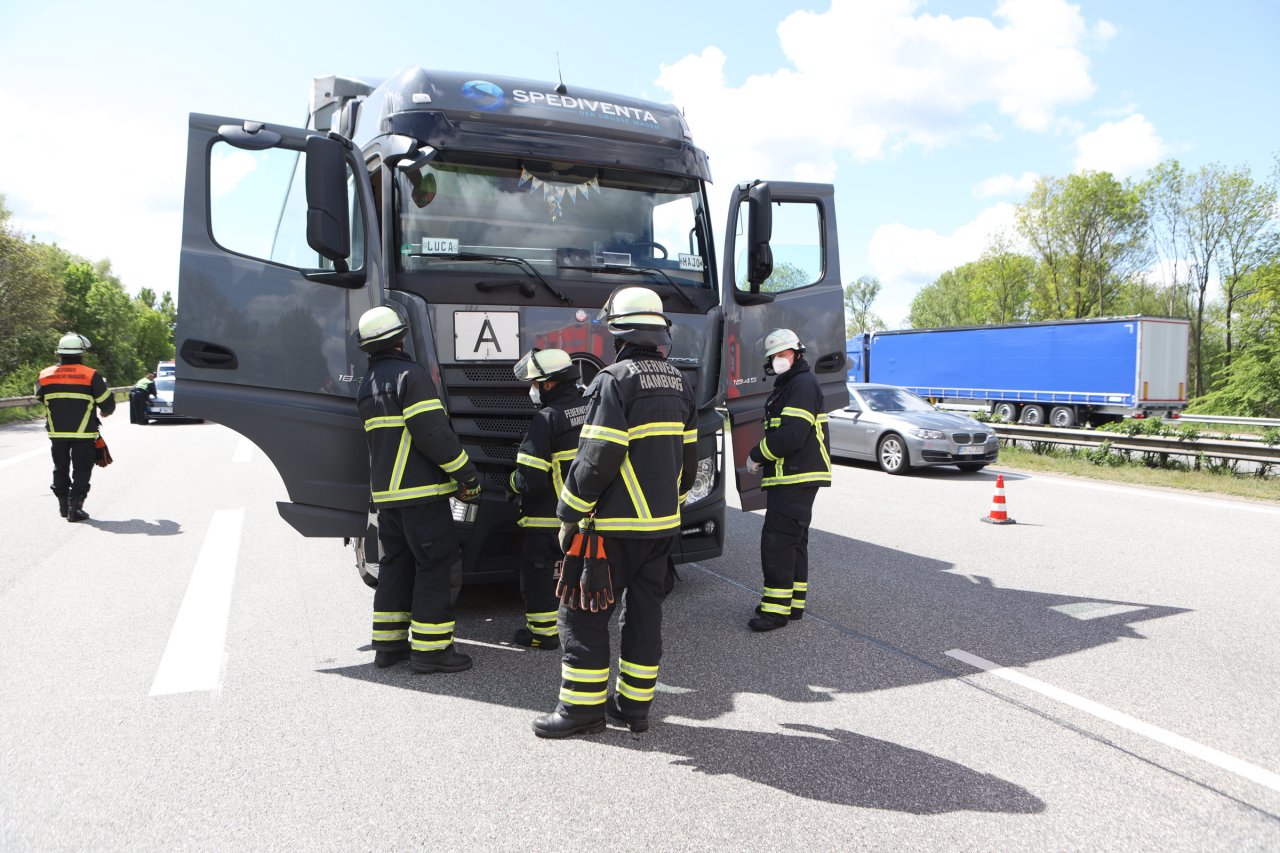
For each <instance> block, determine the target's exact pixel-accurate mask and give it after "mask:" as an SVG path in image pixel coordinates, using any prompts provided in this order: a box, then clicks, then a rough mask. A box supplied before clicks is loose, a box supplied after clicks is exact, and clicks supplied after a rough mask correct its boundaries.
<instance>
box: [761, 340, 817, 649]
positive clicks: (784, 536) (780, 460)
mask: <svg viewBox="0 0 1280 853" xmlns="http://www.w3.org/2000/svg"><path fill="white" fill-rule="evenodd" d="M764 355H765V358H766V359H767V363H766V366H765V372H766V373H769V372H772V373H774V374H775V375H777V377H778V378H777V379H775V380H774V383H773V392H772V393H771V394H770V395H769V399H768V401H767V402H766V403H765V425H764V426H765V433H764V438H762V439H761V440H760V443H759V444H758V445H756V446H755V447H753V448H751V453H750V456H749V458H748V461H747V467H748V468H750V469H751V470H753V471H760V470H762V469H763V479H762V480H761V483H760V485H761V487H762V488H763V489H764V491H765V495H766V499H767V501H768V505H767V507H766V509H765V515H764V527H763V529H762V530H761V531H760V566H761V568H762V569H763V570H764V594H763V596H762V597H761V600H760V605H759V606H758V607H757V608H756V615H755V616H753V617H752V618H751V620H750V621H749V622H747V625H748V626H749V627H750V628H751V630H753V631H772V630H774V629H775V628H781V627H783V626H784V625H786V624H787V623H788V622H789V621H790V620H792V619H799V618H800V617H802V616H804V606H805V599H806V598H807V597H808V592H809V523H810V521H812V519H813V501H814V498H816V497H817V495H818V489H819V488H821V487H823V486H830V485H831V452H830V451H831V444H830V437H829V436H828V434H827V415H826V413H825V412H824V411H823V407H822V388H821V386H820V385H819V384H818V378H817V377H816V376H814V375H813V372H812V371H810V369H809V363H808V362H807V361H805V358H804V345H803V344H801V343H800V339H799V338H797V337H796V334H795V332H793V331H791V330H790V329H775V330H774V331H772V332H770V333H769V334H768V335H766V336H765V339H764Z"/></svg>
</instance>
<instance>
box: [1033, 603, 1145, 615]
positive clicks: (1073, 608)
mask: <svg viewBox="0 0 1280 853" xmlns="http://www.w3.org/2000/svg"><path fill="white" fill-rule="evenodd" d="M1049 609H1050V610H1053V611H1055V612H1057V613H1061V614H1062V615H1063V616H1070V617H1072V618H1073V619H1081V620H1086V619H1105V618H1106V617H1108V616H1119V615H1120V614H1121V613H1133V612H1135V611H1138V610H1146V609H1147V608H1146V607H1144V606H1142V605H1140V604H1108V603H1107V602H1105V601H1073V602H1071V603H1070V604H1057V605H1054V606H1053V607H1050V608H1049Z"/></svg>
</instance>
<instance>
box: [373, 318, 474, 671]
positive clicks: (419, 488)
mask: <svg viewBox="0 0 1280 853" xmlns="http://www.w3.org/2000/svg"><path fill="white" fill-rule="evenodd" d="M407 331H408V327H407V326H406V325H405V322H404V320H403V319H401V317H400V315H399V314H398V313H396V311H395V310H394V309H392V308H390V307H386V306H380V307H378V308H371V309H369V310H368V311H366V312H365V313H364V314H363V315H362V316H361V317H360V326H359V342H360V348H361V349H362V350H364V351H365V352H367V353H369V368H368V373H367V374H366V375H365V377H364V380H363V381H361V383H360V388H359V390H358V391H357V392H356V405H357V406H358V408H359V411H360V418H361V420H362V421H364V430H365V438H366V440H367V441H368V443H369V479H370V483H371V489H372V493H373V503H374V506H375V507H377V510H378V541H379V543H380V544H381V546H382V560H381V562H380V563H379V571H378V587H377V589H376V590H375V591H374V594H373V611H374V612H373V648H374V652H375V653H374V663H375V664H376V665H377V666H380V667H387V666H391V665H392V664H394V663H396V662H397V661H401V660H404V659H406V658H408V659H409V665H410V666H411V667H413V669H414V670H415V671H417V672H461V671H462V670H464V669H470V668H471V658H470V657H469V656H467V655H464V654H460V653H459V652H457V651H455V650H454V646H453V627H454V621H453V604H452V603H451V601H450V581H451V577H452V569H453V564H454V562H455V561H456V560H457V559H458V557H459V554H458V540H457V535H456V534H455V533H454V530H453V514H452V513H451V512H450V511H449V497H450V496H454V495H456V496H457V498H458V500H460V501H468V502H470V501H475V500H477V499H478V498H479V497H480V480H479V477H478V475H477V474H476V469H475V466H474V465H472V464H471V460H470V459H469V458H468V457H467V454H466V451H464V450H463V449H462V446H461V445H460V444H459V443H458V437H457V436H456V435H455V434H454V432H453V427H452V426H451V425H450V423H449V417H448V414H447V413H446V412H445V408H444V404H443V403H442V402H441V401H440V397H439V394H438V393H437V392H436V386H435V383H434V382H432V380H431V374H429V373H428V372H427V371H426V369H425V368H423V367H422V366H421V365H419V364H418V363H417V362H415V361H414V360H413V359H412V358H410V357H409V356H408V355H407V354H406V353H405V352H404V351H403V349H402V344H403V341H404V336H405V333H406V332H407ZM459 484H461V485H459Z"/></svg>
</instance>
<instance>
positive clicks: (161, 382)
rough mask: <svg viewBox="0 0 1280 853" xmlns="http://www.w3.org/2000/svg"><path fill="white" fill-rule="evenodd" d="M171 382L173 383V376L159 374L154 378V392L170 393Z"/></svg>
mask: <svg viewBox="0 0 1280 853" xmlns="http://www.w3.org/2000/svg"><path fill="white" fill-rule="evenodd" d="M173 383H174V377H173V376H161V377H160V378H158V379H157V380H156V393H160V392H162V391H163V392H165V393H169V394H172V393H173Z"/></svg>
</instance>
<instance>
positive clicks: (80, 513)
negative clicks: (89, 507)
mask: <svg viewBox="0 0 1280 853" xmlns="http://www.w3.org/2000/svg"><path fill="white" fill-rule="evenodd" d="M88 517H89V513H87V512H85V511H84V498H72V499H71V502H70V506H68V507H67V521H84V520H85V519H86V518H88Z"/></svg>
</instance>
